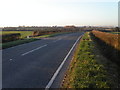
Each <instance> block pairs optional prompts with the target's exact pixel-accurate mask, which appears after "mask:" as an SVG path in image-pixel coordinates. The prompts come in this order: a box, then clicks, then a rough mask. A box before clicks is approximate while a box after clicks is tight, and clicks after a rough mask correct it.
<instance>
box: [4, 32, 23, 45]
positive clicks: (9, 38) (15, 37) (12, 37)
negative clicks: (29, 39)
mask: <svg viewBox="0 0 120 90" xmlns="http://www.w3.org/2000/svg"><path fill="white" fill-rule="evenodd" d="M20 36H21V34H20V33H11V34H4V35H2V42H3V43H5V42H10V41H15V40H18V39H20Z"/></svg>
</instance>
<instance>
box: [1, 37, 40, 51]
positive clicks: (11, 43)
mask: <svg viewBox="0 0 120 90" xmlns="http://www.w3.org/2000/svg"><path fill="white" fill-rule="evenodd" d="M36 40H38V39H33V38H31V39H22V40H16V41H12V42H7V43H2V44H1V46H2V49H5V48H9V47H13V46H16V45H20V44H24V43H29V42H32V41H36Z"/></svg>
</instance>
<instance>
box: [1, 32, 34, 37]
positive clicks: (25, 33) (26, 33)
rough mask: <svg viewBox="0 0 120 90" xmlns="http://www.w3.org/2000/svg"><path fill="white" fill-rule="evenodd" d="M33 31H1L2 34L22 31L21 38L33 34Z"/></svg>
mask: <svg viewBox="0 0 120 90" xmlns="http://www.w3.org/2000/svg"><path fill="white" fill-rule="evenodd" d="M32 32H33V31H0V34H9V33H20V34H21V38H25V37H26V36H30V35H32Z"/></svg>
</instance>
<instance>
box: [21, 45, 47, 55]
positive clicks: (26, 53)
mask: <svg viewBox="0 0 120 90" xmlns="http://www.w3.org/2000/svg"><path fill="white" fill-rule="evenodd" d="M46 46H47V44H46V45H43V46H40V47H38V48H36V49H33V50H31V51H28V52H26V53H23V54H22V55H21V56H25V55H27V54H29V53H32V52H34V51H36V50H39V49H41V48H43V47H46Z"/></svg>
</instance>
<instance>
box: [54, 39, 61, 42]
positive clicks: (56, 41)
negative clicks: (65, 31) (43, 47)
mask: <svg viewBox="0 0 120 90" xmlns="http://www.w3.org/2000/svg"><path fill="white" fill-rule="evenodd" d="M59 40H61V38H60V39H58V40H55V41H53V42H57V41H59Z"/></svg>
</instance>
